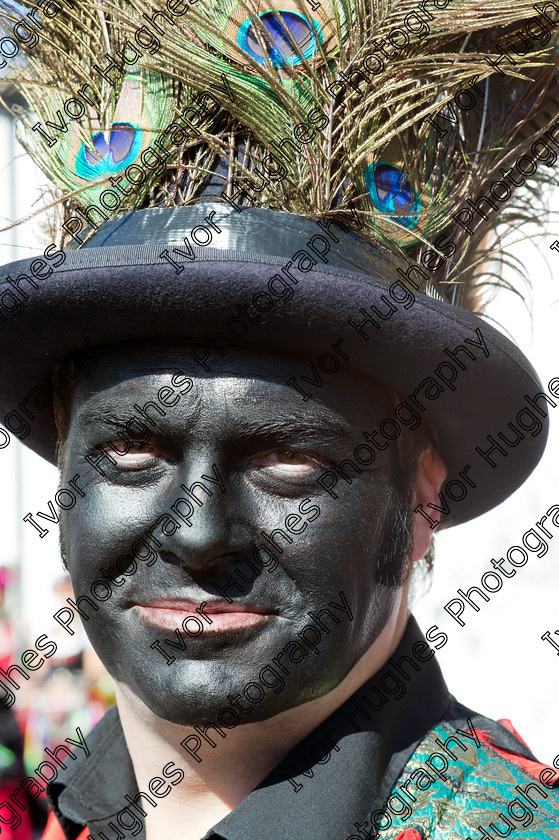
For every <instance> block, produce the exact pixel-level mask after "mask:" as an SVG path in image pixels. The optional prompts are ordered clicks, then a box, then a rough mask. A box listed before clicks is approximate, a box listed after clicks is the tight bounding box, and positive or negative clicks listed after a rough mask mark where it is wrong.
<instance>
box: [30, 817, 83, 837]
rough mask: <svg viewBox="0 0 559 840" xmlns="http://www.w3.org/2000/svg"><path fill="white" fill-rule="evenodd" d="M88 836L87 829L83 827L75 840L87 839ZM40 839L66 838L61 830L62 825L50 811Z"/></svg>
mask: <svg viewBox="0 0 559 840" xmlns="http://www.w3.org/2000/svg"><path fill="white" fill-rule="evenodd" d="M88 836H89V835H88V829H87V828H84V830H83V831H82V833H81V834H80V835H79V836H78V838H77V840H87V838H88ZM41 840H66V838H65V836H64V832H63V831H62V826H61V825H60V823H59V822H58V819H57V818H56V816H55V814H53V812H52V811H50V813H49V818H48V821H47V827H46V828H45V833H44V834H43V836H42V838H41Z"/></svg>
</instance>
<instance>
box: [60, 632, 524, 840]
mask: <svg viewBox="0 0 559 840" xmlns="http://www.w3.org/2000/svg"><path fill="white" fill-rule="evenodd" d="M382 698H387V701H386V702H384V703H383V699H382ZM379 706H381V707H380V708H378V707H379ZM374 707H377V708H374ZM468 718H470V719H471V720H473V721H474V723H475V724H477V725H479V726H481V727H483V728H485V730H488V729H495V728H498V730H499V741H500V743H501V744H503V745H504V746H505V748H507V746H508V748H509V749H511V751H513V752H515V753H520V754H522V755H524V756H525V757H527V758H532V759H533V758H534V756H533V755H532V754H531V753H530V752H529V750H527V749H526V748H525V747H523V746H522V745H521V744H520V742H519V741H518V740H517V739H516V738H514V737H513V736H512V735H511V734H510V733H509V732H508V731H507V730H506V729H504V728H503V727H501V726H500V725H499V724H496V723H495V722H493V721H490V720H488V719H487V718H484V717H481V716H480V715H478V714H476V713H475V712H472V711H471V710H470V709H467V708H466V707H464V706H462V705H461V704H459V703H458V702H457V701H456V700H455V699H454V698H453V697H452V696H451V695H450V694H449V692H448V690H447V687H446V685H445V682H444V679H443V677H442V674H441V671H440V668H439V666H438V663H437V662H436V659H435V658H434V651H433V650H432V648H431V647H430V646H429V645H428V644H427V642H425V639H424V637H423V635H422V634H421V631H420V630H419V628H418V626H417V623H416V621H415V619H414V618H413V617H410V619H409V621H408V624H407V627H406V631H405V633H404V636H403V638H402V641H401V642H400V644H399V645H398V648H397V649H396V651H395V652H394V654H393V655H392V657H390V659H389V660H388V661H387V663H386V664H385V665H384V666H383V668H382V669H381V671H379V672H378V673H377V674H375V675H374V676H373V677H372V678H371V679H370V680H368V681H367V682H366V683H365V684H364V685H363V686H362V687H361V688H360V689H358V690H357V691H356V692H355V694H353V695H352V697H350V698H349V699H348V700H347V701H346V702H345V703H344V704H343V705H342V706H340V708H339V709H337V710H336V711H335V712H334V713H333V714H332V715H331V716H330V717H329V718H328V719H327V720H325V721H324V723H322V724H321V725H320V726H319V727H317V728H316V729H315V730H313V732H311V733H310V734H309V735H308V736H307V737H306V738H305V739H304V740H303V741H301V742H300V743H299V744H298V745H297V746H296V747H295V748H294V749H293V750H291V752H290V753H289V754H288V755H287V756H286V758H285V759H284V760H283V761H282V762H281V763H280V764H279V765H278V766H277V767H276V768H275V769H274V770H273V771H272V772H271V773H270V774H269V775H268V776H267V777H266V779H264V781H263V782H261V784H260V785H258V787H257V788H255V790H253V791H252V792H251V793H250V794H249V795H248V796H247V797H246V798H245V799H244V800H243V801H242V802H241V803H240V804H239V805H237V807H236V808H235V809H234V810H233V811H232V812H231V813H230V814H228V815H227V816H226V817H225V818H224V819H222V820H220V821H219V822H218V823H217V824H216V825H215V826H214V827H213V829H212V830H211V831H209V832H208V833H207V834H206V837H205V840H220V839H221V838H224V840H269V838H270V836H272V835H273V836H274V837H288V838H289V840H345V838H347V837H348V836H349V835H352V834H353V835H357V836H359V835H358V829H357V828H356V826H358V824H359V823H366V822H367V820H368V819H369V817H370V815H371V812H372V811H374V810H375V809H376V808H381V807H382V805H383V803H384V802H385V800H386V798H387V796H388V795H389V793H390V791H391V789H392V788H393V786H394V783H395V782H396V780H397V779H398V777H399V776H400V774H401V772H402V770H403V769H404V766H405V765H406V763H407V762H408V759H409V758H410V756H411V755H412V753H413V752H414V750H415V748H416V746H417V745H418V743H419V742H420V741H421V740H422V739H423V738H424V736H425V734H426V733H427V732H428V731H429V730H430V729H431V727H432V726H434V725H435V724H436V723H437V722H439V721H447V722H452V724H453V725H454V726H455V727H463V728H467V723H466V722H467V720H468ZM86 741H87V746H88V748H89V751H90V753H91V754H90V756H86V755H85V753H84V752H83V750H80V755H79V756H78V757H77V760H76V761H72V762H68V766H67V769H66V770H61V771H60V772H59V776H58V777H57V779H56V780H54V781H53V782H52V783H51V784H50V785H49V786H48V788H49V790H48V797H49V802H50V805H51V807H52V808H53V810H54V811H55V813H56V815H57V817H58V819H59V820H60V823H61V825H62V827H63V829H64V832H65V834H66V837H67V838H68V840H75V838H76V837H77V836H78V834H79V833H80V831H82V830H83V827H84V826H85V825H86V824H87V826H88V828H89V830H90V832H91V834H92V836H93V837H94V838H98V837H102V836H103V835H102V834H101V833H102V832H103V833H104V836H105V837H106V838H107V840H113V838H115V837H117V836H118V831H117V826H118V823H117V820H116V816H117V814H118V813H119V812H120V811H122V809H123V808H125V807H131V808H132V813H135V814H136V815H137V817H138V818H139V819H140V813H139V810H140V809H141V810H144V811H145V813H147V814H149V812H150V811H152V810H153V809H154V806H152V805H151V804H150V802H149V801H147V800H146V799H145V798H144V797H142V798H141V799H138V800H137V805H138V806H139V807H136V808H133V806H131V805H130V802H129V801H128V800H127V799H126V796H127V795H128V797H132V798H133V797H134V796H135V795H136V794H137V793H138V787H137V784H136V779H135V776H134V769H133V766H132V761H131V759H130V755H129V752H128V749H127V746H126V741H125V739H124V734H123V731H122V726H121V723H120V718H119V715H118V710H117V708H116V706H113V707H112V708H111V709H109V711H108V712H107V713H106V715H105V716H104V717H103V718H102V720H101V721H99V723H98V724H97V725H96V726H95V728H94V729H93V730H92V732H91V733H90V734H89V735H88V736H87V738H86ZM218 748H219V745H218ZM173 790H174V788H173ZM144 793H147V794H148V796H150V798H151V800H152V801H153V802H154V803H155V807H157V805H158V804H160V803H161V801H162V800H161V799H159V800H158V799H157V798H156V797H154V796H153V795H152V794H150V793H149V791H144ZM169 795H170V796H172V795H173V792H172V791H171V792H170V793H169ZM128 819H129V818H128V817H127V820H128ZM111 821H112V825H111ZM113 826H115V827H114V828H113ZM123 833H124V834H125V836H128V835H127V834H126V830H125V829H123ZM134 836H135V837H136V839H137V840H145V828H144V826H143V825H142V828H141V830H140V831H139V832H138V833H137V834H135V835H134ZM361 836H364V835H363V832H361Z"/></svg>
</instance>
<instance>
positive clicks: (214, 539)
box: [61, 346, 408, 725]
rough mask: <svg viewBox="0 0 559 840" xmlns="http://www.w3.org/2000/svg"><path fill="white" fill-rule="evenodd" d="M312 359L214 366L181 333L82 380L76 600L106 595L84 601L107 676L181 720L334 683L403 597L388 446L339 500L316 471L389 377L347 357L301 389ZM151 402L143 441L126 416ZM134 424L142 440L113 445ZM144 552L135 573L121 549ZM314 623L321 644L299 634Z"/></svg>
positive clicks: (70, 467) (268, 704) (366, 421)
mask: <svg viewBox="0 0 559 840" xmlns="http://www.w3.org/2000/svg"><path fill="white" fill-rule="evenodd" d="M300 365H301V359H298V358H293V359H288V358H286V357H285V356H282V357H280V358H276V357H273V356H271V355H264V354H262V353H259V354H258V355H256V354H255V353H254V352H249V351H246V352H245V351H243V352H240V351H235V352H234V353H233V351H231V350H230V349H229V348H228V349H227V356H226V357H225V358H223V360H222V361H221V362H220V365H219V368H218V367H217V365H216V366H214V369H213V370H212V371H211V372H210V373H201V372H200V369H199V367H198V366H197V365H196V364H195V363H194V362H193V361H192V359H190V357H189V355H188V352H187V350H186V349H182V348H181V347H180V346H177V347H173V348H169V347H166V348H161V347H154V346H152V347H147V348H142V349H130V348H127V349H123V348H120V349H119V348H110V349H108V350H106V351H105V352H104V353H102V354H101V359H100V361H99V362H98V363H96V365H95V367H94V368H93V369H92V370H90V371H89V372H86V373H85V374H84V375H82V378H81V380H80V381H79V383H78V385H77V387H76V392H75V396H74V404H73V409H72V419H71V424H70V432H69V436H68V440H67V449H66V460H65V468H64V476H65V477H66V476H69V477H72V476H73V475H74V474H75V473H79V474H80V476H82V480H81V486H82V487H84V491H85V493H86V495H85V497H84V498H81V499H80V503H79V504H78V505H76V507H75V508H74V509H73V510H72V511H67V512H61V514H62V538H63V543H64V546H65V552H66V556H67V561H68V568H69V572H70V575H71V579H72V584H73V586H74V591H75V596H76V599H78V598H79V597H80V596H84V595H85V596H87V597H88V598H89V599H90V601H92V602H93V603H95V605H96V606H97V607H98V609H97V611H95V610H94V609H93V608H91V606H90V605H88V604H87V603H86V602H85V601H82V602H81V608H82V610H83V611H84V612H86V613H87V614H88V615H89V616H90V618H89V619H88V620H85V621H84V627H85V630H86V632H87V634H88V636H89V638H90V640H91V642H92V644H93V647H94V648H95V650H96V651H97V653H98V655H99V657H100V658H101V660H102V661H103V663H104V664H105V666H106V667H107V669H108V671H109V672H110V673H111V675H112V676H113V677H114V678H115V679H117V680H118V681H120V682H122V683H124V684H126V685H127V686H129V687H130V689H131V690H132V691H133V692H134V693H135V694H136V695H137V696H138V697H139V698H140V699H141V700H142V701H143V702H144V703H145V704H146V705H147V706H148V707H149V708H150V709H151V711H152V712H154V713H155V714H157V715H159V716H160V717H162V718H164V719H167V720H169V721H172V722H174V723H179V724H192V725H196V724H203V723H204V722H206V723H207V722H208V721H210V720H213V719H215V712H216V710H219V709H222V708H224V707H226V706H231V707H232V708H234V709H236V710H237V713H238V714H239V717H240V719H241V722H244V721H247V722H248V721H254V720H262V719H266V718H268V717H271V716H272V715H274V714H277V713H279V712H280V711H282V710H284V709H287V708H291V707H294V706H297V705H299V704H301V703H304V702H306V701H308V700H311V699H313V698H316V697H319V696H322V695H323V694H325V693H327V692H329V691H331V690H332V689H333V688H335V687H336V686H337V685H338V684H339V683H340V682H341V681H342V680H343V679H344V677H345V676H346V675H347V674H348V672H349V671H350V670H351V668H352V667H353V665H354V664H355V663H356V662H357V660H358V659H359V658H360V657H361V656H362V655H363V653H365V651H366V650H367V648H368V647H369V646H370V645H371V644H372V643H373V642H374V640H375V639H376V638H377V636H378V635H379V633H380V632H381V630H382V629H383V627H384V625H385V623H386V621H387V619H388V617H389V615H390V613H391V611H392V608H393V606H394V603H395V597H396V587H394V586H388V585H386V584H384V583H381V582H379V569H380V568H381V567H382V566H383V564H386V561H387V555H388V554H391V561H395V562H396V563H398V564H400V565H401V564H402V561H403V560H404V559H405V553H406V548H407V540H408V535H407V534H406V533H405V531H406V529H405V528H404V527H402V521H401V506H400V507H398V500H399V496H398V489H397V488H394V487H392V486H391V478H390V477H391V473H392V467H391V461H390V457H391V456H390V455H387V454H386V453H384V452H382V453H379V454H378V457H377V459H376V460H375V462H374V464H372V465H371V466H370V467H362V468H361V469H362V473H361V474H359V475H357V474H354V473H352V472H351V470H347V474H348V476H350V477H351V483H349V482H345V481H340V483H339V485H338V489H339V497H338V498H337V499H334V498H332V497H331V496H330V495H329V494H328V493H327V492H326V491H325V490H324V489H322V487H321V486H320V485H319V484H318V483H317V481H316V479H317V478H318V476H319V475H320V474H321V472H322V471H323V470H324V469H326V468H327V466H328V464H329V463H331V462H334V463H336V464H340V463H341V462H342V461H343V460H344V458H347V457H348V454H349V453H350V452H351V451H352V449H353V447H354V446H355V444H356V443H357V442H359V441H360V440H361V439H362V432H363V430H365V429H367V428H370V427H371V426H372V424H373V423H374V422H375V419H376V421H377V422H378V419H379V418H381V417H383V416H386V413H387V404H386V396H385V391H384V390H383V391H380V390H379V389H378V387H376V385H375V383H374V381H373V380H371V379H370V378H368V377H366V376H364V375H361V374H359V373H357V372H355V371H352V370H350V369H346V370H345V371H339V372H338V373H337V374H336V377H335V379H334V378H333V379H332V380H331V383H329V384H328V385H326V384H325V385H324V387H323V388H322V390H321V394H320V401H319V400H318V399H317V400H312V401H307V402H304V401H303V400H302V399H301V397H300V396H299V395H298V394H297V393H296V392H295V391H294V390H293V389H292V388H291V387H289V386H288V385H286V382H287V380H288V379H289V377H290V376H291V375H292V372H293V370H294V369H298V366H299V368H300ZM178 371H180V372H181V376H177V372H178ZM173 377H175V379H174V383H173ZM187 377H189V378H190V379H191V380H192V386H191V387H190V388H189V387H188V386H187V387H185V381H187V379H186V378H187ZM180 383H182V384H180ZM164 389H168V390H164ZM181 391H182V392H184V393H182V394H181ZM177 396H178V399H175V397H177ZM142 416H143V420H142V422H143V424H144V431H146V430H149V435H148V434H144V435H143V437H142V429H141V426H140V425H139V424H138V423H137V422H136V424H135V425H134V424H130V421H131V419H132V418H136V421H137V420H138V418H140V417H142ZM115 418H120V421H121V426H122V427H124V428H123V430H122V431H119V430H118V429H117V428H115V423H114V420H115ZM150 418H151V419H150ZM126 422H128V425H126ZM131 432H134V433H135V434H136V436H137V439H138V441H140V443H139V444H138V446H136V447H134V448H131V449H129V451H128V452H126V454H122V455H119V454H117V450H118V451H120V452H125V450H126V449H127V446H128V444H127V443H126V442H125V441H126V437H127V436H128V440H130V434H131ZM147 437H149V440H147V442H144V443H141V441H142V440H144V441H145V440H146V438H147ZM98 447H104V448H105V449H106V451H107V453H108V454H109V455H110V457H111V458H112V459H113V460H114V462H115V463H114V464H111V462H110V460H109V458H104V459H103V461H102V462H99V466H100V467H102V469H103V471H104V472H105V473H106V474H105V475H104V476H103V475H100V474H99V472H98V471H97V470H96V469H95V468H94V467H93V466H92V465H91V463H90V462H88V461H87V456H90V457H92V458H95V457H96V456H98V454H99V450H98ZM111 447H112V448H111ZM196 483H198V484H197V485H196ZM223 490H225V492H223ZM178 499H184V500H185V501H183V502H182V503H179V502H178V501H177V500H178ZM278 529H279V530H278ZM138 541H139V542H138ZM134 547H135V548H134ZM134 554H135V555H136V561H135V562H136V564H137V569H136V571H135V572H134V566H133V565H130V566H129V560H126V559H123V557H124V558H126V557H128V558H130V557H131V556H133V555H134ZM142 558H143V559H142ZM117 561H118V566H119V567H120V570H121V571H120V572H117V571H116V568H117ZM259 561H260V562H259ZM111 570H112V571H111ZM111 575H112V576H113V577H114V578H115V582H114V583H113V584H111V582H110V577H111ZM100 580H101V581H103V580H104V581H105V583H106V587H105V588H103V587H102V586H101V585H100V584H99V583H97V585H96V586H95V588H94V590H93V591H94V592H95V593H96V596H98V597H93V596H92V594H91V589H90V588H91V587H92V585H94V583H95V581H97V582H99V581H100ZM108 588H110V590H111V595H110V596H109V597H107V598H106V600H102V598H103V597H105V595H106V593H107V592H108ZM219 592H221V595H220V594H219ZM340 593H343V596H341V595H340ZM344 599H345V602H346V603H347V604H348V605H349V609H350V611H351V614H352V620H350V619H349V617H348V614H347V612H346V611H344V609H343V608H342V607H343V604H344ZM203 602H206V606H205V607H201V608H200V609H199V610H198V611H197V610H196V608H197V607H200V605H202V604H203ZM332 604H338V605H341V606H340V608H338V609H336V608H335V607H333V606H332ZM215 610H218V611H220V610H229V612H226V613H224V612H221V613H220V614H217V613H216V612H215ZM325 610H328V612H326V611H325ZM310 614H312V615H313V616H314V617H315V618H313V619H311V617H310ZM188 616H191V617H192V618H191V619H189V620H188V621H187V622H186V627H187V628H188V630H187V631H185V629H184V625H183V623H182V622H183V619H186V618H187V617H188ZM311 623H314V624H315V626H318V627H319V628H320V632H321V639H320V641H319V642H318V641H317V642H316V645H315V649H316V651H318V652H314V651H313V650H311V649H310V646H308V645H306V644H305V642H304V640H305V638H307V639H308V638H310V637H311V635H312V634H311V633H310V632H308V631H307V632H305V626H306V625H308V624H311ZM200 627H201V628H202V630H200V629H199V628H200ZM174 628H178V632H177V633H175V632H174ZM299 634H302V635H299ZM165 639H167V640H170V641H171V642H173V643H174V644H172V645H169V644H168V643H165V642H164V640H165ZM157 641H159V647H160V649H163V650H165V651H166V653H167V657H165V656H163V655H162V653H161V652H160V650H158V649H157V647H156V648H153V647H152V645H153V644H154V643H155V642H157ZM292 642H295V643H297V644H298V647H299V648H300V649H301V650H299V651H297V650H296V647H294V646H293V645H290V643H292ZM301 651H303V653H301ZM173 657H174V661H172V662H171V663H170V664H169V661H168V660H169V659H173ZM297 660H299V661H297ZM266 666H270V667H271V670H268V671H265V672H263V671H262V669H264V668H265V667H266ZM286 671H287V672H288V673H286ZM262 674H264V676H263V677H262V676H261V675H262ZM274 674H275V675H276V676H274ZM280 676H281V680H280ZM266 681H267V682H266ZM282 682H283V685H282ZM251 683H252V684H253V686H254V684H257V685H260V686H261V687H264V690H263V691H260V692H259V690H258V689H257V688H256V687H253V688H249V689H247V690H246V691H245V690H244V689H245V687H246V686H247V685H248V684H251ZM261 695H262V696H261ZM247 710H248V711H249V712H250V713H246V712H247ZM245 713H246V714H245Z"/></svg>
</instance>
